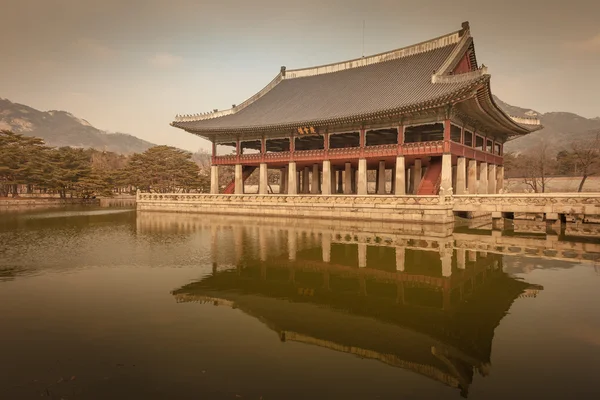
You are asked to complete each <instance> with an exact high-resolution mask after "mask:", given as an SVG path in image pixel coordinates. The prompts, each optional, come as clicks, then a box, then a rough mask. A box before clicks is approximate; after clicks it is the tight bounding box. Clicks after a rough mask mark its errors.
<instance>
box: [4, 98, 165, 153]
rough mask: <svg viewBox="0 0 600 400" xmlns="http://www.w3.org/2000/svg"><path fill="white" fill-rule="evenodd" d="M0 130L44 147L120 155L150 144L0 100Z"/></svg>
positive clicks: (67, 115) (68, 116) (70, 117)
mask: <svg viewBox="0 0 600 400" xmlns="http://www.w3.org/2000/svg"><path fill="white" fill-rule="evenodd" d="M0 129H7V130H11V131H13V132H18V133H22V134H24V135H27V136H36V137H40V138H42V139H44V141H45V142H46V144H47V145H49V146H55V147H62V146H70V147H82V148H94V149H98V150H107V151H112V152H115V153H120V154H131V153H141V152H144V151H145V150H147V149H149V148H150V147H153V146H155V144H154V143H150V142H147V141H145V140H142V139H139V138H137V137H135V136H132V135H128V134H125V133H107V132H106V131H103V130H101V129H98V128H95V127H93V126H92V125H91V124H90V123H89V122H88V121H86V120H84V119H80V118H77V117H75V116H74V115H73V114H71V113H69V112H66V111H57V110H50V111H39V110H36V109H35V108H32V107H29V106H26V105H23V104H18V103H13V102H11V101H10V100H7V99H2V98H0Z"/></svg>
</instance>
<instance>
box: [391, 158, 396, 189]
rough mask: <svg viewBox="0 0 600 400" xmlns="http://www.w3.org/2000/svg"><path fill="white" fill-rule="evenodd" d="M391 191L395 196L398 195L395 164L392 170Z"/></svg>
mask: <svg viewBox="0 0 600 400" xmlns="http://www.w3.org/2000/svg"><path fill="white" fill-rule="evenodd" d="M391 186H392V187H391V188H390V189H391V190H390V194H395V193H396V165H395V164H394V167H393V168H392V182H391Z"/></svg>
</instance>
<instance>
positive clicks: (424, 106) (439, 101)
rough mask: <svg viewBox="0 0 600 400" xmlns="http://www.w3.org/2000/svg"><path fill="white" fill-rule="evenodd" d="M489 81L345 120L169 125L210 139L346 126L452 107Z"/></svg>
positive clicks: (348, 117) (339, 118) (482, 80)
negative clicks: (219, 125)
mask: <svg viewBox="0 0 600 400" xmlns="http://www.w3.org/2000/svg"><path fill="white" fill-rule="evenodd" d="M488 81H489V75H484V76H481V77H480V78H477V79H474V80H473V81H471V82H467V83H466V84H465V85H464V86H462V87H461V88H459V89H457V90H455V91H454V92H451V93H448V94H446V95H443V96H439V97H436V98H433V99H431V100H427V101H424V102H421V103H415V104H409V105H406V106H401V107H396V108H391V109H385V110H381V111H375V112H370V113H363V114H354V115H347V116H344V117H338V118H324V119H318V120H304V121H295V122H293V123H285V124H272V125H260V126H243V127H228V128H206V129H202V128H200V129H198V128H192V127H189V125H188V123H187V122H181V121H173V122H172V123H171V126H174V127H176V128H180V129H183V130H185V131H187V132H190V133H193V134H196V135H200V136H204V137H209V136H211V135H214V134H244V133H251V132H253V133H256V132H265V131H276V130H279V131H281V130H293V129H296V128H297V127H299V126H306V125H310V126H314V127H323V126H329V125H339V124H348V123H357V122H363V121H370V120H376V119H381V118H386V117H392V116H396V115H401V114H409V113H413V112H419V111H424V110H429V109H432V108H437V107H440V106H443V105H446V104H453V103H457V102H460V101H463V100H465V99H466V98H468V97H470V96H472V94H473V90H476V89H478V88H480V87H481V86H482V85H486V83H487V82H488Z"/></svg>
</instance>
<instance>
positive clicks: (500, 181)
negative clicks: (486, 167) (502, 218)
mask: <svg viewBox="0 0 600 400" xmlns="http://www.w3.org/2000/svg"><path fill="white" fill-rule="evenodd" d="M503 189H504V165H498V166H497V167H496V192H497V193H500V191H501V190H503Z"/></svg>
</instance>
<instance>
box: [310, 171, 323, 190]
mask: <svg viewBox="0 0 600 400" xmlns="http://www.w3.org/2000/svg"><path fill="white" fill-rule="evenodd" d="M320 175H321V172H320V171H319V164H313V170H312V182H311V184H310V193H311V194H319V193H320V192H321V188H320V187H319V186H320V185H319V181H320V179H319V176H320Z"/></svg>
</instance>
